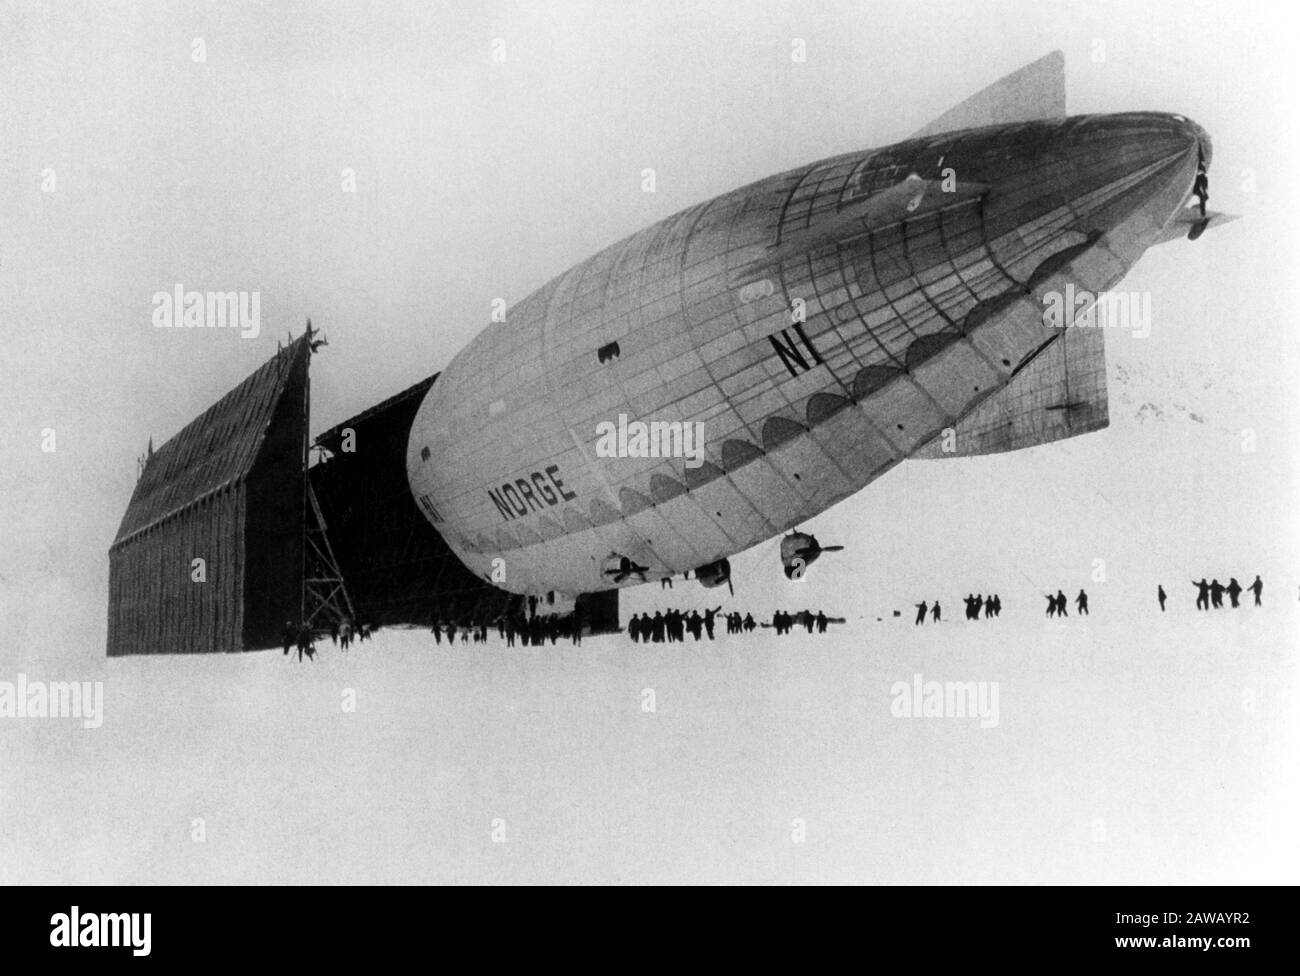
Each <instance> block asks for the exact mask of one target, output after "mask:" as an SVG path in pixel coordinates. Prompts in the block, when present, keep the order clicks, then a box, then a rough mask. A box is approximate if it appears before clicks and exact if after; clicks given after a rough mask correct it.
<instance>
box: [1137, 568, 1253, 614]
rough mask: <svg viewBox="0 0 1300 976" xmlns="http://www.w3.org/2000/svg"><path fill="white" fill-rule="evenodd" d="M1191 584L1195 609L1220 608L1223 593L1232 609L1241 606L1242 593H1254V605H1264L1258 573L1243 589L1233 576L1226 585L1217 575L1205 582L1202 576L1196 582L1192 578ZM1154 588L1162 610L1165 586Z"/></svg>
mask: <svg viewBox="0 0 1300 976" xmlns="http://www.w3.org/2000/svg"><path fill="white" fill-rule="evenodd" d="M1192 586H1194V587H1196V609H1197V610H1209V609H1210V608H1214V609H1215V610H1220V609H1222V607H1223V597H1224V596H1225V595H1227V597H1228V600H1229V601H1230V602H1231V604H1232V607H1233V609H1236V608H1237V607H1239V606H1241V603H1240V600H1241V594H1242V593H1253V594H1254V595H1255V606H1257V607H1262V606H1263V605H1264V604H1263V595H1264V581H1263V580H1261V579H1260V578H1259V575H1258V574H1256V575H1255V582H1253V583H1251V584H1250V586H1247V587H1245V588H1244V589H1243V587H1242V585H1241V584H1240V583H1238V582H1237V577H1235V576H1231V577H1229V578H1228V584H1227V585H1226V586H1225V585H1224V584H1222V583H1220V582H1219V580H1218V578H1217V577H1216V578H1215V579H1212V580H1210V581H1209V582H1208V583H1207V582H1206V581H1205V577H1204V576H1202V577H1201V581H1200V582H1199V583H1198V582H1196V580H1192ZM1156 589H1157V592H1156V599H1157V600H1159V601H1160V609H1161V610H1163V609H1164V608H1165V600H1166V599H1167V595H1166V594H1165V588H1164V587H1163V586H1160V587H1157V588H1156Z"/></svg>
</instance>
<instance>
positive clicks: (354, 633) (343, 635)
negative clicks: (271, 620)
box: [281, 617, 370, 661]
mask: <svg viewBox="0 0 1300 976" xmlns="http://www.w3.org/2000/svg"><path fill="white" fill-rule="evenodd" d="M323 635H324V631H319V632H318V631H317V630H316V629H315V628H313V627H311V626H309V625H308V624H295V623H294V622H293V621H292V620H286V621H285V622H284V630H283V631H282V632H281V642H282V643H283V645H284V653H285V654H286V655H288V653H289V651H291V650H292V649H293V648H294V647H295V646H296V647H297V648H298V660H299V661H301V660H302V659H303V657H304V656H305V657H306V658H307V660H308V661H315V660H316V639H317V637H320V636H323ZM329 635H330V640H331V641H332V642H333V643H334V644H335V645H336V646H338V647H341V648H343V650H345V651H346V650H347V649H348V648H349V647H351V646H352V642H353V641H354V640H357V641H368V640H370V625H369V624H364V623H358V624H353V623H352V621H351V620H348V619H347V618H346V617H345V618H343V620H341V621H335V622H333V623H331V624H330V628H329Z"/></svg>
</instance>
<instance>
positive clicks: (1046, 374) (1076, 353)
mask: <svg viewBox="0 0 1300 976" xmlns="http://www.w3.org/2000/svg"><path fill="white" fill-rule="evenodd" d="M1109 424H1110V411H1109V409H1108V405H1107V394H1106V330H1105V329H1101V328H1071V329H1067V330H1065V332H1064V334H1063V335H1061V336H1060V337H1059V338H1057V339H1054V340H1053V341H1052V342H1050V343H1048V344H1047V345H1046V346H1044V347H1043V348H1042V350H1040V351H1039V353H1038V355H1036V356H1035V357H1034V358H1033V359H1031V360H1030V361H1029V362H1027V363H1026V364H1025V365H1024V366H1023V367H1021V369H1020V371H1019V372H1017V373H1016V374H1015V375H1014V376H1012V378H1011V381H1010V382H1009V383H1008V384H1007V385H1006V387H1005V388H1004V389H1003V390H1002V391H1001V392H1000V393H998V394H996V395H994V396H992V397H990V398H989V399H987V400H985V401H984V402H983V403H981V404H980V405H979V406H978V407H976V408H975V409H974V410H973V411H972V412H971V413H970V414H968V415H967V416H966V417H964V418H962V419H961V420H960V421H958V422H957V424H956V426H955V431H956V435H957V436H956V437H955V438H951V437H950V438H949V439H948V440H947V441H946V442H945V441H944V439H943V438H942V437H939V438H935V440H933V441H931V442H930V443H929V444H927V445H926V446H925V447H923V448H922V449H921V450H920V451H918V452H917V453H916V454H914V455H913V457H917V458H927V459H939V458H950V457H971V456H972V455H979V454H999V453H1002V452H1005V451H1018V450H1020V449H1021V448H1025V447H1033V446H1034V445H1035V444H1047V443H1050V442H1051V441H1059V440H1064V439H1065V438H1067V437H1078V436H1079V435H1080V434H1087V433H1091V432H1092V431H1094V430H1101V429H1102V428H1104V427H1106V426H1108V425H1109Z"/></svg>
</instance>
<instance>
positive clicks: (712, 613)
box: [704, 604, 722, 640]
mask: <svg viewBox="0 0 1300 976" xmlns="http://www.w3.org/2000/svg"><path fill="white" fill-rule="evenodd" d="M721 609H722V605H721V604H719V605H718V606H716V607H714V608H713V609H712V610H705V611H704V632H705V633H706V634H708V635H709V640H713V618H714V617H716V616H717V614H718V611H719V610H721Z"/></svg>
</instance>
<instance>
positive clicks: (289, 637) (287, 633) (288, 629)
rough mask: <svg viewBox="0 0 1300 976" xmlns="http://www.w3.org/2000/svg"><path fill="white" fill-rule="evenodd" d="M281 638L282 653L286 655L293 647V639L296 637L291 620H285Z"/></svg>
mask: <svg viewBox="0 0 1300 976" xmlns="http://www.w3.org/2000/svg"><path fill="white" fill-rule="evenodd" d="M282 636H283V638H284V653H285V654H286V655H287V654H288V653H289V649H290V648H292V647H293V642H294V640H295V638H296V637H297V636H298V633H297V631H296V630H295V629H294V626H293V621H292V620H286V621H285V622H284V633H283V635H282Z"/></svg>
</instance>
